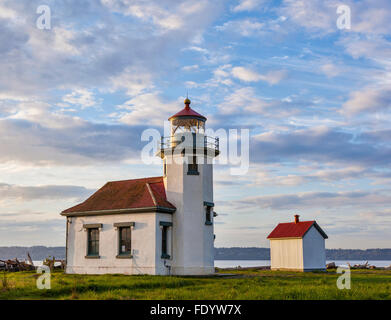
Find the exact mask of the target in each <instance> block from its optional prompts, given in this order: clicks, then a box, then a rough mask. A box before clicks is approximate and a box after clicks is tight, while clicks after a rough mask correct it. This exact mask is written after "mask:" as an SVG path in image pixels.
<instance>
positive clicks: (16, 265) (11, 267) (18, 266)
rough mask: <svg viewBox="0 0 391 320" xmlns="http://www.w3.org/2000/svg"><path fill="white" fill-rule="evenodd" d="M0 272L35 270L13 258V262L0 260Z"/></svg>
mask: <svg viewBox="0 0 391 320" xmlns="http://www.w3.org/2000/svg"><path fill="white" fill-rule="evenodd" d="M0 270H4V271H10V272H16V271H29V270H35V268H34V266H32V265H30V264H28V263H26V262H25V261H19V260H18V259H17V258H15V259H13V260H11V259H8V260H0Z"/></svg>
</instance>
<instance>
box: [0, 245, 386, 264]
mask: <svg viewBox="0 0 391 320" xmlns="http://www.w3.org/2000/svg"><path fill="white" fill-rule="evenodd" d="M27 252H29V253H30V256H31V258H32V259H33V260H44V259H45V258H47V257H49V256H52V257H55V258H56V259H65V247H45V246H33V247H21V246H12V247H11V246H10V247H0V260H6V259H14V258H18V259H21V260H25V259H26V258H27ZM268 259H270V250H269V248H257V247H230V248H215V260H248V261H251V260H268ZM326 259H327V260H391V249H376V248H375V249H366V250H360V249H326Z"/></svg>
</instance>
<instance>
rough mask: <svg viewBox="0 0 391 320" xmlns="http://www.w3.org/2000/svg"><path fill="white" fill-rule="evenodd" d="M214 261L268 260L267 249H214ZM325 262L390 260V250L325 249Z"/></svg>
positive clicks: (268, 251)
mask: <svg viewBox="0 0 391 320" xmlns="http://www.w3.org/2000/svg"><path fill="white" fill-rule="evenodd" d="M215 259H216V260H269V259H270V250H269V248H256V247H250V248H241V247H233V248H215ZM326 259H327V260H346V259H349V260H391V249H367V250H359V249H326Z"/></svg>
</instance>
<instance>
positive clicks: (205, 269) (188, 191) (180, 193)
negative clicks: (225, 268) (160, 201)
mask: <svg viewBox="0 0 391 320" xmlns="http://www.w3.org/2000/svg"><path fill="white" fill-rule="evenodd" d="M200 136H201V137H197V138H198V139H199V140H202V141H203V135H200ZM166 157H167V158H166V160H167V175H166V177H165V178H164V183H165V187H166V193H167V200H168V201H170V202H171V203H172V204H173V205H175V207H176V209H177V210H176V211H175V213H174V214H173V222H174V226H173V243H174V245H173V259H172V261H171V265H172V274H178V275H197V274H211V273H214V230H213V229H214V228H213V225H205V218H206V211H205V207H204V201H207V202H213V165H212V164H199V165H198V171H199V175H187V164H186V163H185V162H183V161H178V158H182V157H181V156H180V155H179V156H176V155H174V156H172V155H166Z"/></svg>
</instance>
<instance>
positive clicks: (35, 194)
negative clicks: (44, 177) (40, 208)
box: [0, 183, 94, 201]
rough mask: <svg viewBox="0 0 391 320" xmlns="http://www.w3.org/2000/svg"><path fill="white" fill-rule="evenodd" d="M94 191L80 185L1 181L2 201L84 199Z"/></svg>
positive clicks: (0, 193) (0, 196) (0, 197)
mask: <svg viewBox="0 0 391 320" xmlns="http://www.w3.org/2000/svg"><path fill="white" fill-rule="evenodd" d="M93 191H94V190H89V189H86V188H84V187H80V186H60V185H58V186H18V185H10V184H5V183H0V199H1V200H0V201H2V200H4V199H7V198H8V199H17V200H19V201H30V200H38V199H42V200H55V199H75V198H76V199H82V198H84V197H86V196H87V195H90V194H91V193H92V192H93Z"/></svg>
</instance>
